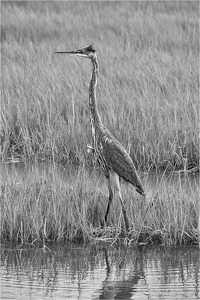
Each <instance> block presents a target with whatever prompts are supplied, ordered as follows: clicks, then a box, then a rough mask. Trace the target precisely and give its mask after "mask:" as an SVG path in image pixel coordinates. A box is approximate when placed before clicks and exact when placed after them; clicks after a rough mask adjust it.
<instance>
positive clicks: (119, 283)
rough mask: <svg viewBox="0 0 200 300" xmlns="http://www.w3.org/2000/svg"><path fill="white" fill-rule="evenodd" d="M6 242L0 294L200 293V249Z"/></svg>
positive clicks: (5, 296)
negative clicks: (45, 247) (37, 245)
mask: <svg viewBox="0 0 200 300" xmlns="http://www.w3.org/2000/svg"><path fill="white" fill-rule="evenodd" d="M50 249H51V251H47V250H46V251H43V249H41V248H37V249H36V248H33V247H32V248H28V249H27V248H22V247H21V248H20V249H19V248H15V249H13V248H11V247H5V246H4V245H2V247H1V268H0V271H1V299H24V300H25V299H84V300H87V299H124V300H126V299H153V300H156V299H170V300H171V299H190V300H192V299H199V296H200V291H199V290H200V270H199V268H200V264H199V250H198V248H197V247H191V248H188V247H187V248H183V247H180V248H176V249H174V248H173V249H172V248H161V247H156V248H127V249H125V248H113V247H109V246H105V245H104V246H90V247H89V246H77V245H71V244H70V245H67V246H65V247H61V246H53V247H50Z"/></svg>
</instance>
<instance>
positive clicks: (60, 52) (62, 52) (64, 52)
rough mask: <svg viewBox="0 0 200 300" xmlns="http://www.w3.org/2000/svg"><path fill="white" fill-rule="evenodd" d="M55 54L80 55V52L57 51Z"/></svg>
mask: <svg viewBox="0 0 200 300" xmlns="http://www.w3.org/2000/svg"><path fill="white" fill-rule="evenodd" d="M53 54H79V52H78V50H70V51H56V52H54V53H53Z"/></svg>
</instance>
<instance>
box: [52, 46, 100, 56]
mask: <svg viewBox="0 0 200 300" xmlns="http://www.w3.org/2000/svg"><path fill="white" fill-rule="evenodd" d="M54 54H68V55H73V56H82V57H86V58H90V59H94V58H96V51H95V49H94V47H93V45H89V46H86V47H84V48H81V49H77V50H68V51H58V52H54Z"/></svg>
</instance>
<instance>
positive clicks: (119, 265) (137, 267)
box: [93, 248, 145, 299]
mask: <svg viewBox="0 0 200 300" xmlns="http://www.w3.org/2000/svg"><path fill="white" fill-rule="evenodd" d="M103 252H104V257H105V264H106V278H105V280H104V281H103V282H102V288H101V289H100V290H98V291H97V293H95V294H96V295H97V294H98V296H96V297H95V296H94V298H93V299H131V298H132V297H133V295H134V294H135V293H136V292H137V285H138V283H139V281H142V284H143V285H144V284H145V274H144V266H143V260H144V257H143V254H142V251H139V250H136V251H134V252H133V257H132V260H131V264H130V260H129V261H128V262H127V261H126V259H127V258H126V257H127V255H126V254H127V250H126V249H124V250H123V251H122V252H121V251H120V255H119V253H118V255H117V257H115V258H116V260H113V255H112V256H110V257H109V252H108V251H107V249H106V248H104V249H103ZM127 263H128V265H127Z"/></svg>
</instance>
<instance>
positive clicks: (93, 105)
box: [89, 58, 101, 124]
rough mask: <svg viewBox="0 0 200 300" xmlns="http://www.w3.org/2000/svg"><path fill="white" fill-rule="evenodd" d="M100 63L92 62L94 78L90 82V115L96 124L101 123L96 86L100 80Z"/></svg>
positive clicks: (94, 60)
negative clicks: (98, 79)
mask: <svg viewBox="0 0 200 300" xmlns="http://www.w3.org/2000/svg"><path fill="white" fill-rule="evenodd" d="M98 71H99V67H98V61H97V58H94V59H93V60H92V76H91V80H90V86H89V105H90V113H91V118H92V119H93V120H94V124H99V123H101V118H100V116H99V113H98V109H97V101H96V86H97V78H98Z"/></svg>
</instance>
